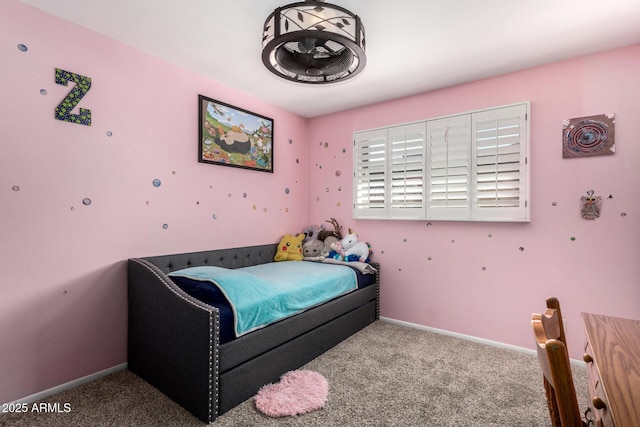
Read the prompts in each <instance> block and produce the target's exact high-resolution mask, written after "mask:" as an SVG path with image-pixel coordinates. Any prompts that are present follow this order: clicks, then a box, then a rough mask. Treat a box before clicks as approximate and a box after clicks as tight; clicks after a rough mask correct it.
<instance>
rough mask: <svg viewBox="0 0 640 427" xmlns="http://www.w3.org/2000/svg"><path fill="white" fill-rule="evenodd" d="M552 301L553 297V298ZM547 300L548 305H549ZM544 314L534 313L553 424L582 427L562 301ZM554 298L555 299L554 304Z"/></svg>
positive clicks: (555, 425) (537, 343) (532, 318)
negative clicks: (561, 309) (565, 330)
mask: <svg viewBox="0 0 640 427" xmlns="http://www.w3.org/2000/svg"><path fill="white" fill-rule="evenodd" d="M549 300H552V299H551V298H550V299H549ZM549 300H547V304H548V305H547V306H549ZM553 300H555V304H556V305H557V307H558V308H547V310H546V311H545V313H544V314H537V313H534V314H532V315H531V326H532V328H533V336H534V338H535V341H536V350H537V352H538V360H539V362H540V367H541V368H542V373H543V376H544V388H545V392H546V395H547V406H548V408H549V415H550V416H551V423H552V425H553V427H582V426H583V423H582V418H581V416H580V409H579V406H578V399H577V397H576V390H575V387H574V384H573V377H572V375H571V364H570V362H569V354H568V352H567V346H566V338H565V336H564V327H563V324H562V316H561V313H560V310H559V307H560V305H559V303H557V300H556V299H555V298H554V299H553ZM553 304H554V301H552V305H553Z"/></svg>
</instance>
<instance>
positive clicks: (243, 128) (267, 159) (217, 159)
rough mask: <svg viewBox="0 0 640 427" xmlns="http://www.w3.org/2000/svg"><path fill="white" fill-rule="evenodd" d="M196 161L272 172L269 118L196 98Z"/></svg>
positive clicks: (271, 120) (270, 121) (209, 99)
mask: <svg viewBox="0 0 640 427" xmlns="http://www.w3.org/2000/svg"><path fill="white" fill-rule="evenodd" d="M198 162H200V163H211V164H215V165H223V166H233V167H237V168H244V169H252V170H257V171H262V172H271V173H273V119H270V118H268V117H265V116H261V115H259V114H256V113H252V112H251V111H247V110H244V109H242V108H238V107H234V106H232V105H229V104H225V103H224V102H220V101H216V100H215V99H211V98H207V97H206V96H203V95H198Z"/></svg>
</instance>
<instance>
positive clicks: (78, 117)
mask: <svg viewBox="0 0 640 427" xmlns="http://www.w3.org/2000/svg"><path fill="white" fill-rule="evenodd" d="M69 81H73V82H75V83H76V85H75V86H74V88H73V89H71V91H70V92H69V93H68V94H67V96H66V97H65V98H64V99H63V100H62V102H61V103H60V104H58V106H57V107H56V114H55V118H56V119H57V120H62V121H63V122H70V123H77V124H79V125H86V126H91V110H88V109H86V108H80V114H72V113H71V111H72V110H73V109H74V108H76V106H77V105H78V104H79V103H80V100H81V99H82V98H83V97H84V96H85V95H86V94H87V92H89V89H91V77H85V76H81V75H80V74H76V73H71V72H69V71H65V70H61V69H60V68H56V83H57V84H59V85H62V86H67V83H69Z"/></svg>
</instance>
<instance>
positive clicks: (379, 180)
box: [353, 129, 388, 218]
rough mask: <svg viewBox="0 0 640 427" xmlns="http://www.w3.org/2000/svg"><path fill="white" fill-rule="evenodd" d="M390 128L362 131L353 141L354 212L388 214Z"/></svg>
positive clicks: (357, 214)
mask: <svg viewBox="0 0 640 427" xmlns="http://www.w3.org/2000/svg"><path fill="white" fill-rule="evenodd" d="M386 151H387V131H386V129H381V130H373V131H368V132H360V133H358V134H356V135H355V138H354V142H353V159H354V162H353V171H354V175H353V197H354V203H353V216H354V218H384V217H386V199H387V196H386V191H387V185H388V184H387V173H386V168H387V152H386Z"/></svg>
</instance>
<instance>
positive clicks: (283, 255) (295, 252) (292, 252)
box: [273, 233, 304, 261]
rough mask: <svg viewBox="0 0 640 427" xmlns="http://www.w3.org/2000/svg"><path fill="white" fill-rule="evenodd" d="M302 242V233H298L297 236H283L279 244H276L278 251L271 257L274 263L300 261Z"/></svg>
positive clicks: (302, 257) (301, 257)
mask: <svg viewBox="0 0 640 427" xmlns="http://www.w3.org/2000/svg"><path fill="white" fill-rule="evenodd" d="M303 240H304V233H300V234H298V235H297V236H294V235H292V234H285V235H284V237H283V238H282V240H280V244H278V250H277V251H276V255H275V256H274V257H273V260H274V261H302V260H303V259H304V256H303V255H302V241H303Z"/></svg>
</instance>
